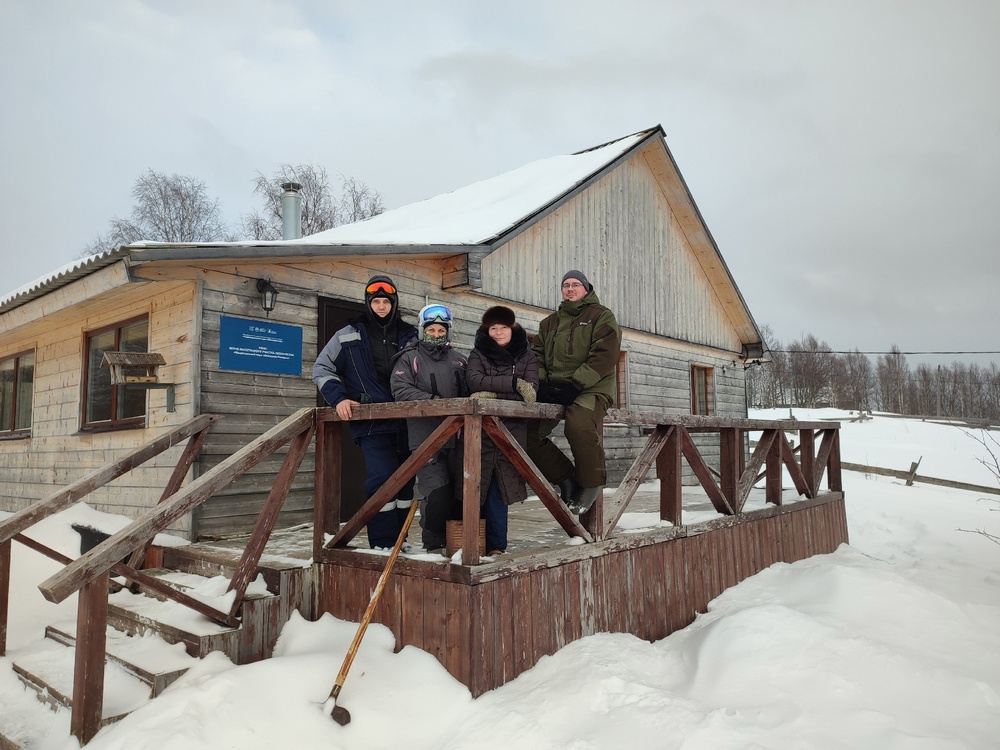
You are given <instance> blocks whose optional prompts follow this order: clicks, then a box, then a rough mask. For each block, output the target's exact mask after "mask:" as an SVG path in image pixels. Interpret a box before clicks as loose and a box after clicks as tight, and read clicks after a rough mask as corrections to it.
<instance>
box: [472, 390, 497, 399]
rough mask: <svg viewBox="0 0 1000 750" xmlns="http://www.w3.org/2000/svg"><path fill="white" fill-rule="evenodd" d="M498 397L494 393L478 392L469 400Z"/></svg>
mask: <svg viewBox="0 0 1000 750" xmlns="http://www.w3.org/2000/svg"><path fill="white" fill-rule="evenodd" d="M496 397H497V394H495V393H494V392H493V391H476V392H475V393H473V394H471V395H470V396H469V398H496Z"/></svg>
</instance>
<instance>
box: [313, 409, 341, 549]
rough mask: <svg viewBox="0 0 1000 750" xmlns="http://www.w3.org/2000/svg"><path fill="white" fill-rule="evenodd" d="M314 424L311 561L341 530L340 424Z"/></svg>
mask: <svg viewBox="0 0 1000 750" xmlns="http://www.w3.org/2000/svg"><path fill="white" fill-rule="evenodd" d="M318 417H319V413H318V412H317V420H316V465H315V474H314V475H313V476H314V482H315V490H314V498H313V514H314V515H313V559H314V560H319V559H320V551H321V550H322V549H323V544H324V543H325V542H326V535H327V534H329V535H330V536H333V535H334V534H336V533H337V529H339V528H340V504H341V498H340V492H341V472H342V469H343V467H342V466H341V465H340V464H341V453H340V443H341V440H342V437H341V434H342V432H343V423H341V422H332V421H330V420H327V419H319V418H318Z"/></svg>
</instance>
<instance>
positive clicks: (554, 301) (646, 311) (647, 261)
mask: <svg viewBox="0 0 1000 750" xmlns="http://www.w3.org/2000/svg"><path fill="white" fill-rule="evenodd" d="M482 268H483V291H484V292H485V293H487V294H491V295H494V296H497V297H502V298H506V299H511V300H517V301H520V302H524V303H525V304H528V305H533V306H537V307H542V308H547V309H555V307H556V306H557V305H558V303H559V282H560V280H561V279H562V275H563V273H565V272H566V270H568V269H570V268H578V269H580V270H581V271H583V272H584V273H585V274H587V276H588V278H589V279H590V281H591V282H592V283H593V284H594V288H595V290H596V291H597V295H598V297H599V298H600V299H601V302H602V303H603V304H605V305H607V306H608V307H610V308H611V309H612V310H614V311H615V314H616V315H617V317H618V321H619V323H621V325H623V326H626V327H629V328H634V329H637V330H640V331H647V332H650V333H655V334H658V335H661V336H668V337H671V338H674V339H678V340H680V341H686V342H691V343H695V344H700V345H703V346H708V347H713V348H716V349H721V350H724V351H730V352H735V353H738V352H739V351H740V347H741V344H740V340H739V337H738V335H737V333H736V331H735V330H734V328H733V326H732V323H731V322H730V321H729V319H728V318H727V316H726V313H725V310H724V308H723V306H722V304H721V302H720V300H719V298H718V296H717V295H716V293H715V290H714V288H713V286H712V283H711V282H710V280H709V278H708V276H707V275H706V273H705V271H704V269H702V267H701V264H700V263H699V261H698V259H697V257H696V256H695V254H694V253H693V252H692V250H691V247H690V243H689V241H688V239H687V238H686V237H685V236H684V233H683V231H682V230H681V228H680V225H679V224H678V221H677V219H676V217H675V216H674V215H673V213H672V212H671V210H670V207H669V206H668V205H667V201H666V198H665V197H664V195H663V193H662V192H661V191H660V189H659V186H658V184H657V182H656V179H655V177H654V176H653V174H652V172H651V171H650V170H649V168H648V167H647V166H646V162H645V160H644V159H643V158H642V156H641V155H637V156H636V157H633V158H632V159H630V160H629V161H627V162H626V163H625V164H623V165H622V166H620V167H619V168H618V169H616V170H614V171H613V172H611V173H610V174H608V175H606V176H605V177H603V178H602V179H601V180H599V181H598V182H597V183H596V184H595V185H593V186H591V187H590V188H589V189H588V190H586V191H584V192H583V193H581V194H580V195H578V196H576V197H575V198H573V199H571V200H570V201H569V202H567V203H566V204H564V205H563V206H561V207H560V208H559V209H557V210H556V211H554V212H553V213H551V214H550V215H549V216H547V217H545V218H544V219H543V220H542V221H540V222H538V223H537V224H535V225H534V226H532V227H531V228H529V229H528V230H527V231H525V232H523V233H521V234H520V235H518V236H516V237H514V238H513V239H512V240H511V241H510V242H509V243H507V244H506V245H504V246H503V247H501V248H498V249H497V250H495V251H494V252H493V253H491V254H490V255H488V256H487V257H486V258H485V259H484V260H483V264H482Z"/></svg>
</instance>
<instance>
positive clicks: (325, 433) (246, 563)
mask: <svg viewBox="0 0 1000 750" xmlns="http://www.w3.org/2000/svg"><path fill="white" fill-rule="evenodd" d="M562 415H563V408H562V407H561V406H554V405H549V404H530V405H529V404H523V403H520V402H510V401H500V400H478V399H443V400H438V399H435V400H433V401H423V402H403V403H392V404H370V405H361V406H356V407H355V408H354V417H353V418H354V419H403V418H410V417H440V418H441V420H442V421H441V424H440V425H439V426H438V428H437V429H436V430H434V432H433V433H432V434H431V435H430V436H429V437H428V438H427V439H426V440H425V441H424V442H423V444H421V445H420V446H419V447H418V448H416V449H415V450H414V451H413V453H412V454H411V456H410V457H409V459H407V460H406V462H404V464H403V465H402V466H401V467H400V468H399V469H398V470H397V471H396V472H395V474H393V476H392V477H391V478H390V479H389V480H388V481H387V482H386V483H385V484H384V485H383V486H382V487H381V488H380V489H379V490H378V491H377V492H376V493H375V494H374V495H373V496H372V497H371V498H369V499H368V500H367V501H366V502H365V503H364V505H363V506H362V507H361V509H360V510H358V511H357V513H355V514H354V515H353V516H352V517H351V518H349V519H346V521H344V522H341V521H342V519H341V517H340V508H341V498H340V494H341V473H342V471H341V470H342V467H341V465H340V461H341V458H340V456H341V453H340V447H341V446H340V441H341V428H342V425H341V424H339V422H340V421H341V420H340V419H339V418H338V416H337V413H336V411H335V410H334V409H332V408H319V409H301V410H299V411H297V412H296V413H294V414H292V415H291V416H290V417H288V418H287V419H285V420H284V421H282V422H281V423H280V424H278V425H276V426H275V427H273V428H272V429H270V430H268V431H267V432H265V433H264V434H263V435H260V436H259V437H258V438H256V439H255V440H253V441H252V442H251V443H249V444H248V445H246V446H245V447H244V448H242V449H240V450H239V451H237V452H236V453H234V454H233V455H232V456H230V457H228V458H227V459H225V460H224V461H222V462H221V463H219V464H218V465H217V466H215V467H213V468H212V469H211V470H209V471H206V472H205V473H203V474H202V475H201V476H200V477H198V478H197V479H194V480H193V481H191V482H190V483H189V484H187V485H186V486H183V487H182V482H183V479H184V477H185V476H186V474H187V472H188V470H189V469H190V467H191V464H192V462H193V461H194V459H195V457H196V456H197V454H198V451H199V449H200V446H201V443H202V441H203V440H204V438H205V434H206V432H207V430H208V429H209V428H210V427H211V425H212V424H213V423H214V422H215V421H216V419H217V417H215V416H207V415H206V416H201V417H197V418H195V419H193V420H191V421H190V422H188V423H187V424H185V425H182V426H181V427H178V428H176V429H174V430H172V431H171V432H170V433H168V434H167V435H164V436H162V437H160V438H158V439H156V440H154V441H152V442H150V443H147V444H146V445H143V446H141V447H139V448H137V449H135V450H134V451H131V452H130V453H129V454H128V455H126V456H124V457H123V458H120V459H118V460H116V461H114V462H111V463H109V464H108V465H107V466H104V467H101V468H100V469H98V470H96V471H94V472H92V473H91V474H89V475H87V476H86V477H84V478H82V479H80V480H78V481H77V482H74V483H73V484H71V485H69V486H68V487H65V488H63V489H61V490H59V491H58V492H55V493H53V494H52V495H50V496H49V497H47V498H45V499H44V500H41V501H39V502H37V503H35V504H33V505H31V506H29V507H28V508H25V509H24V510H22V511H20V512H18V513H15V514H14V515H13V516H11V517H10V518H8V519H6V520H5V521H3V522H0V655H2V654H4V653H6V632H7V614H8V607H9V582H10V557H11V541H12V540H17V541H19V542H21V543H24V544H26V545H27V546H29V547H31V548H32V549H35V550H37V551H40V552H42V553H43V554H47V555H48V556H49V557H52V558H53V559H56V560H59V561H60V562H62V563H63V564H64V565H65V567H64V568H63V569H62V570H61V571H59V572H58V573H56V574H55V575H53V576H51V577H50V578H48V579H47V580H45V581H44V582H42V583H41V584H40V585H39V589H40V590H41V592H42V594H43V595H44V596H45V597H46V599H48V600H49V601H52V602H61V601H63V600H65V599H66V598H67V597H68V596H70V595H71V594H73V593H74V592H77V591H78V592H79V594H80V596H79V605H78V615H77V652H76V664H75V672H74V684H73V707H72V717H71V724H70V726H71V730H72V732H73V734H74V735H76V736H77V738H79V740H80V741H81V742H83V743H86V742H88V741H89V740H90V739H91V738H92V737H93V736H94V734H96V732H97V730H98V729H99V728H100V720H101V713H102V707H103V685H104V649H105V638H106V629H107V612H108V589H109V585H110V575H111V574H114V575H120V576H123V577H124V578H126V579H127V580H129V581H132V582H133V583H135V584H138V585H140V586H144V587H147V588H149V589H151V590H155V591H157V593H160V594H161V595H164V596H168V597H169V598H171V599H174V600H175V601H178V602H179V603H181V604H183V605H185V606H188V607H190V608H192V609H194V610H196V611H198V612H199V613H201V614H203V615H205V616H207V617H209V618H211V619H213V620H216V621H218V622H221V623H224V624H227V625H230V626H234V627H235V626H238V625H239V623H240V621H239V618H238V616H237V614H238V612H239V610H240V606H241V604H242V601H243V597H244V595H245V593H246V590H247V587H248V586H249V584H250V582H251V581H252V580H253V579H254V577H255V576H256V574H257V568H258V565H259V563H260V558H261V555H262V554H263V550H264V547H265V545H266V544H267V541H268V538H269V537H270V534H271V532H272V530H273V529H274V526H275V524H276V522H277V519H278V516H279V513H280V511H281V508H282V505H283V504H284V501H285V498H286V497H287V495H288V492H289V490H290V488H291V486H292V483H293V481H294V478H295V475H296V473H297V472H298V469H299V466H300V464H301V462H302V460H303V458H304V457H305V455H306V453H307V451H308V448H309V445H310V443H311V442H312V440H313V435H314V434H315V438H316V450H315V455H316V468H315V498H314V511H315V520H314V540H313V541H314V559H315V560H317V561H321V560H322V559H323V553H324V551H325V550H329V549H331V548H334V547H343V546H346V545H347V544H348V543H349V542H350V541H351V539H353V538H354V537H355V536H356V535H357V534H358V533H359V532H360V531H361V529H362V528H363V527H364V526H365V524H366V523H368V521H370V520H371V519H372V518H373V517H374V516H375V514H376V513H378V512H379V510H380V509H381V508H382V506H383V505H385V503H386V501H387V500H388V499H389V498H391V497H393V496H394V495H395V494H396V493H397V492H398V491H399V490H400V489H401V488H402V487H403V485H405V484H406V483H407V482H408V481H409V480H410V479H411V478H412V477H413V476H414V475H415V474H416V473H417V471H418V470H419V469H420V468H421V467H422V466H423V465H424V464H425V463H426V462H427V461H428V460H429V459H430V458H431V457H432V456H433V455H434V454H435V453H436V452H437V451H438V450H439V449H440V448H441V446H442V445H444V444H445V443H446V442H447V441H448V440H449V439H451V437H452V436H454V435H455V434H457V433H461V439H462V440H463V448H464V458H463V460H464V466H463V470H464V479H463V487H462V508H463V518H464V519H465V520H466V523H465V524H464V526H463V538H462V560H463V564H465V565H476V564H478V563H479V562H480V558H479V544H478V541H479V540H478V533H477V532H478V528H479V523H478V520H479V517H480V505H479V498H480V481H481V476H480V474H481V456H482V451H481V448H482V438H483V436H484V434H485V435H486V436H488V437H489V438H490V439H491V440H493V442H494V443H495V444H496V445H497V447H498V448H499V449H500V450H501V451H502V452H503V453H504V454H505V455H506V456H507V457H508V458H509V459H510V461H511V462H512V464H513V465H514V466H515V467H516V469H517V471H518V472H519V473H520V474H521V476H522V477H524V479H525V481H526V482H527V484H528V486H529V487H531V489H532V491H533V492H534V493H535V494H536V495H537V496H538V498H539V499H540V500H541V502H542V503H543V505H544V506H545V507H546V508H547V509H548V510H549V512H550V513H551V514H552V517H553V518H554V519H555V520H556V522H557V523H558V524H559V525H560V526H561V527H562V528H563V529H564V530H565V531H566V533H567V534H568V535H569V536H574V537H580V538H582V539H583V540H584V541H586V542H594V541H598V540H601V539H604V538H607V537H608V536H609V535H610V534H611V533H612V531H613V530H614V528H615V525H616V524H617V522H618V520H619V519H620V518H621V515H622V514H623V513H624V512H625V510H626V508H627V507H628V505H629V502H630V501H631V500H632V498H633V497H634V495H635V493H636V491H637V490H638V487H639V485H640V484H641V482H642V481H643V480H644V478H645V477H646V476H647V474H648V473H649V471H650V469H651V468H653V466H654V465H655V468H656V474H657V476H658V477H659V478H660V480H661V483H660V516H661V518H662V519H664V520H667V521H670V522H671V523H673V524H675V525H680V524H681V520H682V519H681V513H682V507H681V489H682V482H681V480H682V459H684V460H686V461H687V463H688V465H689V466H690V467H691V469H692V471H693V473H694V475H695V476H696V477H697V478H698V481H699V482H700V484H701V486H702V488H703V489H704V490H705V492H706V493H707V494H708V497H709V498H710V500H711V502H712V504H713V506H714V507H715V508H716V510H718V511H719V512H720V513H723V514H727V515H732V514H736V513H739V512H741V510H742V508H743V505H744V503H745V502H746V499H747V496H748V494H749V492H750V489H751V487H752V486H753V485H754V484H755V483H756V482H757V481H759V480H760V479H766V498H767V501H768V502H772V503H775V504H778V505H780V504H781V490H782V471H783V469H784V470H787V471H788V473H789V475H790V477H791V479H792V482H793V484H794V486H795V488H796V490H797V491H798V492H799V494H800V495H806V496H807V497H815V496H816V495H817V494H819V492H820V482H821V480H822V477H823V474H824V473H826V475H827V482H828V485H829V489H830V490H831V491H833V492H840V491H842V487H841V476H840V469H841V467H840V449H839V438H838V435H839V433H838V429H839V425H838V424H837V423H830V422H816V423H810V422H799V421H796V420H788V421H781V422H771V421H762V420H747V419H725V418H715V417H695V416H685V415H676V414H667V413H665V412H628V411H619V410H612V411H610V412H609V413H608V415H607V417H606V420H605V421H606V423H614V424H625V425H633V426H636V425H641V426H649V427H651V430H650V435H649V438H648V440H647V442H646V444H645V446H644V447H643V449H642V450H641V451H640V452H639V454H638V456H637V457H636V459H635V461H634V462H633V463H632V465H631V467H630V468H629V469H628V471H627V472H626V474H625V477H624V479H623V480H622V482H621V483H620V485H619V486H618V488H617V489H616V490H615V491H614V492H613V493H612V494H611V495H610V497H606V498H605V497H603V496H599V498H598V500H597V502H596V503H595V505H594V507H592V508H591V509H590V510H589V511H588V512H587V513H586V514H584V515H582V516H580V517H579V518H578V517H577V516H575V515H574V514H572V513H571V512H570V511H569V509H568V508H567V507H566V505H565V504H564V503H563V502H562V500H561V499H560V497H559V495H558V492H557V490H556V489H555V488H554V487H553V486H552V485H551V484H550V483H549V482H548V481H547V480H546V479H545V478H544V477H543V476H542V474H541V472H539V470H538V468H537V467H536V466H535V465H534V463H532V461H531V459H530V458H529V457H528V456H527V454H526V453H525V451H524V449H523V448H522V447H521V446H520V445H519V444H518V443H517V441H516V440H514V438H513V437H512V436H511V434H510V432H509V431H508V430H507V428H506V427H505V426H504V424H503V421H502V420H503V419H504V418H508V417H513V418H523V419H545V418H548V419H557V418H560V417H562ZM788 430H794V431H797V432H798V434H799V441H800V446H799V448H797V449H795V450H794V451H793V449H792V447H791V446H790V444H789V443H788V441H787V439H786V438H785V435H784V432H785V431H788ZM748 432H760V433H761V437H760V440H759V442H758V444H757V447H756V449H755V450H754V453H753V455H752V456H751V457H750V460H749V461H747V460H746V454H745V451H744V436H745V435H746V434H747V433H748ZM694 433H718V435H719V456H720V460H719V469H718V470H715V469H713V468H711V467H710V465H709V462H708V461H706V460H705V458H704V457H703V456H702V454H701V452H700V450H699V448H698V444H697V443H696V441H695V440H694V439H693V437H692V434H694ZM817 438H819V449H818V451H817V450H816V445H817ZM184 439H189V443H188V445H187V447H186V448H185V450H184V452H183V454H182V456H181V457H180V459H179V460H178V463H177V465H176V467H175V468H174V471H173V473H172V474H171V477H170V479H169V481H168V483H167V486H166V487H165V488H164V490H163V493H162V495H161V497H160V501H159V503H158V504H157V505H156V506H155V507H153V508H151V509H150V510H149V511H147V512H146V513H144V514H143V515H142V516H141V517H140V518H138V519H136V520H135V521H134V522H132V523H131V524H130V525H128V526H126V527H125V528H124V529H122V530H121V531H119V532H117V533H116V534H114V535H113V536H111V537H110V538H109V539H107V540H105V541H104V542H102V543H101V544H99V545H98V546H96V547H94V548H93V549H92V550H90V551H88V552H86V553H85V554H83V555H81V556H80V557H79V558H77V559H76V560H69V559H68V558H65V557H62V556H61V555H60V554H59V553H57V552H55V551H53V550H50V549H47V548H45V547H44V546H43V545H40V544H39V543H38V542H36V541H34V540H32V539H30V538H29V537H26V536H24V535H23V534H22V532H23V531H25V530H26V529H28V528H30V527H31V526H32V525H34V524H35V523H37V522H38V521H41V520H42V519H44V518H46V517H48V516H50V515H51V514H53V513H56V512H58V511H60V510H62V509H63V508H66V507H68V506H69V505H71V504H72V503H74V502H76V501H78V500H80V499H82V498H83V497H85V496H86V495H87V494H89V493H90V492H93V491H94V490H96V489H98V488H99V487H102V486H104V485H105V484H107V483H108V482H110V481H111V480H113V479H115V478H116V477H119V476H121V475H123V474H125V473H126V472H128V471H131V470H132V469H133V468H135V467H137V466H139V465H140V464H142V463H143V462H145V461H147V460H149V459H150V458H152V457H153V456H156V455H158V454H159V453H162V452H163V451H165V450H167V449H168V448H170V447H172V446H173V445H176V444H178V443H179V442H180V441H182V440H184ZM286 444H287V445H288V446H289V447H288V450H287V453H286V456H285V459H284V462H283V463H282V465H281V468H280V469H279V470H278V473H277V475H276V478H275V481H274V484H273V486H272V488H271V491H270V493H269V494H268V497H267V500H266V502H265V504H264V508H263V510H262V511H261V514H260V516H259V517H258V520H257V522H256V525H255V526H254V529H253V532H252V533H251V535H250V539H249V541H248V543H247V546H246V549H245V550H244V553H243V556H242V558H241V560H240V562H239V564H238V565H237V569H236V572H235V573H234V575H233V577H232V580H231V582H230V586H229V590H230V591H235V592H236V593H235V598H234V601H233V604H232V606H231V608H230V611H229V612H222V611H220V610H216V609H215V608H213V607H211V606H209V605H208V604H205V603H203V602H200V601H198V600H196V599H193V598H192V597H189V596H186V595H185V594H183V593H182V592H180V591H177V590H176V589H174V588H173V587H170V586H167V585H166V584H163V583H161V582H158V581H156V580H155V579H153V578H151V577H150V576H147V575H145V574H143V573H142V572H141V571H140V570H138V568H139V567H140V566H141V561H142V559H143V558H144V556H145V552H146V550H147V548H148V545H149V544H150V542H151V540H152V539H153V537H154V536H155V535H156V534H157V533H159V532H161V531H164V530H166V529H167V528H168V527H169V525H170V524H171V523H172V522H173V521H175V520H177V519H178V518H180V517H181V516H183V515H185V514H186V513H189V512H191V511H192V510H194V509H195V508H196V507H198V506H199V505H200V504H202V503H204V502H205V501H206V500H208V499H209V498H211V497H212V496H213V495H214V494H215V493H216V492H218V491H220V490H222V489H223V488H225V487H227V486H228V485H229V484H230V483H232V482H233V481H234V480H235V479H237V478H238V477H240V476H242V475H243V474H244V473H246V472H247V471H248V470H250V469H251V468H253V467H254V466H256V465H257V464H258V463H260V462H261V461H263V460H264V459H266V458H267V457H268V456H270V455H272V454H273V453H275V452H276V451H277V450H279V449H280V448H282V447H283V446H285V445H286ZM796 453H797V454H798V455H799V458H798V460H796ZM762 468H763V472H761V469H762ZM602 495H603V493H602ZM126 557H128V561H129V562H128V564H127V565H126V564H123V563H121V562H120V561H121V560H122V559H124V558H126Z"/></svg>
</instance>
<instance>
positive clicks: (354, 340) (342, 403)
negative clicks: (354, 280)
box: [313, 276, 417, 548]
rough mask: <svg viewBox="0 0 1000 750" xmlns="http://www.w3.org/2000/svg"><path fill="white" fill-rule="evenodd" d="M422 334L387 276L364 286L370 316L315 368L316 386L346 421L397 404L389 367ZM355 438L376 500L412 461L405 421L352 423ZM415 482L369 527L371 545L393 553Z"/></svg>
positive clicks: (339, 338) (345, 332)
mask: <svg viewBox="0 0 1000 750" xmlns="http://www.w3.org/2000/svg"><path fill="white" fill-rule="evenodd" d="M416 335H417V329H416V328H414V327H413V326H412V325H410V324H409V323H406V322H404V321H403V320H401V319H400V317H399V296H398V294H397V293H396V285H395V284H394V283H393V281H392V279H390V278H389V277H388V276H372V277H371V279H369V281H368V284H367V285H366V286H365V313H364V315H362V316H360V317H358V318H356V319H355V320H352V321H350V323H348V324H347V325H346V326H344V327H343V328H341V329H340V330H339V331H337V332H336V333H335V334H333V336H332V337H331V338H330V340H329V341H328V342H327V344H326V346H325V347H323V351H322V352H320V354H319V357H317V358H316V364H315V366H314V367H313V382H314V383H315V384H316V387H317V388H319V391H320V393H322V394H323V398H325V399H326V402H327V403H328V404H330V406H333V407H335V408H336V410H337V415H338V416H339V417H340V418H341V419H350V418H351V416H352V413H353V412H352V410H353V407H355V406H357V405H358V404H379V403H385V402H387V401H392V391H391V390H390V388H389V374H390V363H391V362H392V359H393V358H394V357H395V356H396V353H397V352H399V351H400V350H401V349H402V348H403V347H404V346H405V345H406V344H407V343H409V341H410V340H411V339H413V338H415V337H416ZM351 434H352V435H353V437H354V442H356V443H357V444H358V445H359V446H360V448H361V453H362V455H363V456H364V458H365V467H366V469H367V472H368V473H367V477H366V479H365V492H366V493H367V497H371V496H372V495H374V494H375V492H376V491H377V490H378V489H379V487H381V486H382V485H383V484H385V482H386V481H387V480H388V479H389V477H390V476H392V474H393V473H394V472H395V471H396V469H398V468H399V466H400V465H401V464H402V463H403V461H405V460H406V459H407V457H408V456H409V455H410V449H409V446H408V445H407V439H406V421H405V420H401V419H375V420H363V421H356V422H351ZM412 502H413V480H410V481H409V482H408V483H407V484H406V485H405V486H404V487H403V489H401V490H400V491H399V494H398V495H396V497H394V498H393V499H392V500H390V501H389V502H388V503H386V504H385V506H384V507H383V508H382V510H381V511H380V512H379V513H378V514H377V515H376V516H375V518H373V519H372V520H371V521H370V522H369V524H368V543H369V544H370V545H371V546H372V547H373V548H374V547H392V546H393V545H394V544H395V543H396V539H398V538H399V532H400V530H401V529H402V525H403V522H404V521H405V520H406V516H407V513H408V511H409V508H410V503H412Z"/></svg>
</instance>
